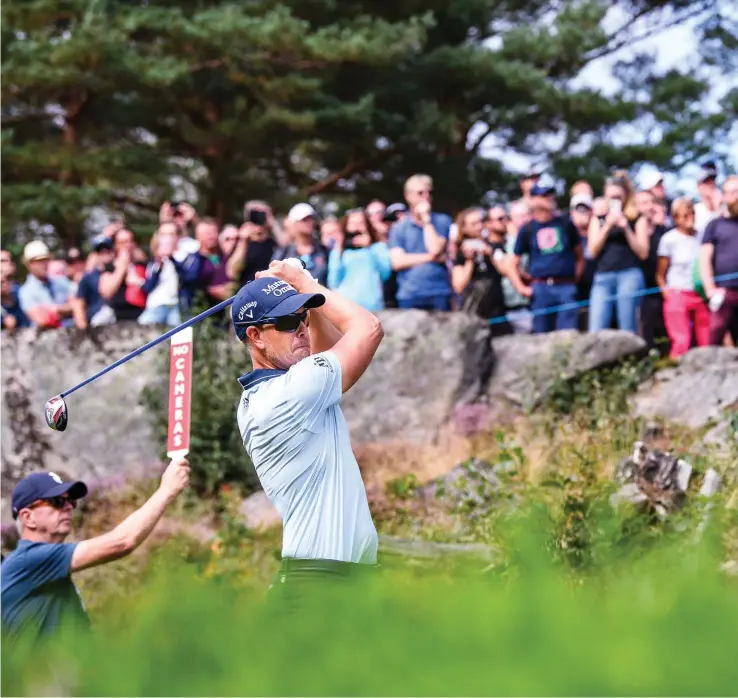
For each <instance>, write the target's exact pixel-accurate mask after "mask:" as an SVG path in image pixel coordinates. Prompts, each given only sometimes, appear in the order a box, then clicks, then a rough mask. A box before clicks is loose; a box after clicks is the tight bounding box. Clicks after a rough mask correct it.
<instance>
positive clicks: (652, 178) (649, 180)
mask: <svg viewBox="0 0 738 698" xmlns="http://www.w3.org/2000/svg"><path fill="white" fill-rule="evenodd" d="M641 191H647V192H650V193H651V195H652V196H653V197H654V199H656V200H658V201H660V202H661V203H667V201H666V187H664V175H663V174H662V173H661V172H659V171H658V170H650V171H649V172H646V174H645V175H643V177H642V178H641Z"/></svg>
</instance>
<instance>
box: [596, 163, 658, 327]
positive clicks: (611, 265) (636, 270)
mask: <svg viewBox="0 0 738 698" xmlns="http://www.w3.org/2000/svg"><path fill="white" fill-rule="evenodd" d="M604 193H605V201H606V202H607V212H606V213H605V214H604V215H595V216H593V217H592V221H591V223H590V227H589V235H588V238H587V239H588V243H589V254H590V257H591V258H592V259H593V260H594V270H595V271H594V276H593V279H592V295H591V296H590V306H589V331H590V332H597V331H599V330H605V329H609V328H610V325H611V323H612V317H613V311H616V312H617V321H618V327H619V328H620V329H621V330H628V331H629V332H633V333H635V332H636V329H637V326H636V322H637V311H638V307H639V306H640V303H641V296H642V292H643V289H644V286H645V282H644V278H643V271H642V269H641V263H642V262H643V260H645V259H646V258H647V257H648V251H649V240H648V235H647V233H646V231H645V229H644V228H643V227H641V226H637V225H636V220H637V218H638V212H637V209H636V203H635V197H634V196H633V192H632V189H631V187H630V183H629V182H628V181H627V180H626V179H625V178H622V177H618V178H611V179H608V180H607V182H606V183H605V192H604ZM598 213H599V212H598Z"/></svg>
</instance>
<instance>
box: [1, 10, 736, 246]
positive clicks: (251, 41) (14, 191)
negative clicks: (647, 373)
mask: <svg viewBox="0 0 738 698" xmlns="http://www.w3.org/2000/svg"><path fill="white" fill-rule="evenodd" d="M729 3H730V0H704V1H701V2H699V3H687V2H685V1H684V0H668V1H666V2H664V1H663V0H642V1H640V2H638V3H630V4H621V5H620V6H619V7H618V11H619V13H620V15H619V17H620V20H621V22H619V23H618V24H622V26H619V27H618V28H617V29H616V28H615V24H614V23H613V22H612V21H611V19H610V17H608V18H606V15H607V14H608V12H609V10H610V3H606V2H603V1H602V0H583V1H581V2H576V3H559V4H554V5H551V4H550V3H543V2H539V1H538V0H529V1H526V2H523V1H522V0H513V1H511V2H503V3H489V2H482V1H480V0H457V1H455V2H439V1H438V0H432V1H430V2H424V3H418V2H416V1H415V0H399V1H398V2H391V3H390V2H385V3H377V2H370V1H369V0H356V1H351V2H335V1H334V0H318V1H316V2H306V1H305V0H284V1H282V2H275V1H274V0H252V1H250V2H241V3H235V2H232V1H231V0H213V1H212V2H209V3H207V4H203V3H200V2H194V1H193V0H183V1H182V2H178V3H171V2H169V1H165V0H147V1H146V2H143V1H142V0H135V1H133V2H131V1H130V0H106V2H90V1H89V0H67V1H66V2H64V3H61V4H59V3H52V2H49V0H7V1H6V2H4V3H3V6H2V20H3V22H2V24H3V30H2V31H3V36H2V38H3V41H2V49H1V50H2V58H3V78H4V79H3V84H2V142H3V170H2V187H3V210H2V223H3V232H4V237H5V239H6V240H10V241H11V242H13V243H18V242H20V241H22V240H23V239H25V238H27V237H29V236H30V235H35V234H36V233H37V232H38V231H43V232H45V233H47V234H48V235H49V236H50V239H52V240H53V239H54V238H53V235H54V234H56V235H57V236H58V237H57V240H56V241H59V242H62V243H63V244H67V245H69V244H72V243H76V244H79V243H80V242H81V240H82V239H83V238H84V237H85V234H87V233H89V232H90V230H91V229H94V228H95V227H96V224H99V222H100V221H101V220H104V215H105V212H106V211H107V212H110V211H113V210H116V211H119V212H120V211H122V212H123V213H124V214H125V215H126V217H127V220H128V221H129V223H130V225H132V226H133V227H134V228H135V229H136V230H138V228H139V227H140V226H142V225H143V226H146V225H151V223H152V222H153V221H154V220H155V217H156V211H157V210H158V207H159V204H160V202H161V200H163V199H165V198H176V199H178V200H182V199H189V200H191V201H193V202H195V203H197V206H198V210H199V212H200V213H201V214H207V215H214V216H216V217H218V218H219V219H221V220H222V221H223V222H225V221H228V220H233V218H235V217H236V216H237V215H238V213H239V210H240V207H241V205H242V203H243V201H244V199H246V198H269V199H270V200H271V201H272V202H273V203H274V204H275V206H276V207H277V209H278V210H284V209H285V208H286V207H287V206H288V205H289V204H291V203H293V202H294V201H295V200H296V199H302V198H305V197H306V196H311V197H313V199H314V203H316V204H318V205H322V204H325V203H327V201H328V200H329V199H330V200H332V201H335V202H337V203H338V204H339V205H349V204H350V203H352V202H354V201H356V200H358V201H362V202H364V201H366V200H367V199H368V198H370V197H373V196H380V197H382V198H384V199H386V200H395V199H397V198H398V196H399V194H400V191H401V189H400V184H401V182H402V181H403V180H404V179H405V178H406V177H407V176H408V175H409V174H410V173H412V172H427V173H428V174H430V175H432V176H433V177H434V179H435V180H436V188H435V192H436V205H437V207H438V208H439V209H445V210H448V211H450V212H454V211H456V210H458V209H460V208H462V207H463V206H466V205H469V204H471V203H475V202H477V201H478V200H479V199H480V198H481V197H482V196H484V195H485V193H487V192H489V191H491V190H493V191H495V192H498V193H499V194H500V195H501V196H503V197H506V196H510V195H513V194H514V193H515V192H516V179H517V176H516V174H515V173H512V172H510V171H508V169H507V165H506V164H505V163H503V162H501V161H499V160H498V159H496V158H494V157H489V154H488V153H486V152H485V148H486V144H485V138H486V137H489V139H490V140H489V141H487V143H489V142H493V143H494V145H495V147H496V148H499V149H502V150H504V151H506V152H514V153H519V154H522V155H524V156H529V157H532V158H533V159H535V160H549V161H550V164H551V168H552V171H553V172H555V173H556V174H557V175H559V176H561V177H562V178H563V179H564V180H566V181H568V182H569V183H571V181H572V180H573V179H575V178H580V177H587V178H588V179H591V180H592V182H593V184H599V183H600V181H601V180H602V178H603V177H604V176H605V175H606V173H607V172H608V170H609V169H610V167H612V166H613V165H616V164H617V165H623V164H627V165H630V164H633V165H636V164H637V163H639V162H642V161H643V160H653V161H654V162H655V163H656V164H657V165H659V166H661V167H663V168H669V167H675V168H678V167H680V166H681V165H683V164H684V163H685V162H687V161H689V160H691V159H694V158H695V157H698V156H700V155H702V154H704V153H706V152H708V151H710V150H714V151H715V152H716V153H717V155H718V156H719V157H721V156H727V155H726V152H725V149H726V147H727V144H728V143H729V141H730V138H729V137H728V131H729V129H730V125H731V122H732V119H731V115H732V114H734V113H735V104H736V99H737V96H736V95H737V94H738V93H736V91H735V90H733V91H727V92H725V93H724V94H719V95H712V94H711V93H710V87H711V86H713V85H715V84H716V83H718V82H720V80H721V78H722V77H723V76H726V75H727V76H729V75H731V74H732V72H733V71H732V68H733V65H734V64H735V55H736V31H735V28H734V26H733V25H732V24H731V22H730V13H729V12H728V8H727V5H729ZM636 18H638V21H635V19H636ZM687 20H696V21H697V24H696V25H695V33H696V35H697V36H696V39H697V45H698V46H699V48H700V50H701V51H702V52H703V53H704V55H705V58H706V61H705V62H704V63H702V62H701V61H700V58H701V57H700V56H699V55H695V56H694V57H693V59H692V60H691V61H687V62H685V63H684V65H682V66H680V67H679V70H678V71H676V70H671V71H669V72H667V73H663V72H660V71H659V69H658V67H657V65H656V63H655V61H654V60H653V59H652V58H650V57H647V56H646V57H644V56H643V55H636V56H634V57H633V58H632V59H629V61H628V62H627V63H626V62H622V61H621V62H620V63H619V64H618V66H617V69H616V70H615V79H616V81H617V83H618V84H619V85H620V86H621V88H622V91H621V92H620V93H616V94H615V95H611V94H609V93H607V92H606V91H604V90H600V89H597V88H589V87H581V86H578V85H580V83H579V82H578V78H580V77H581V75H582V73H583V71H584V70H585V69H587V68H588V67H590V66H592V64H593V61H596V60H597V59H599V58H603V57H607V56H610V55H612V54H613V53H614V52H615V51H616V50H617V49H618V48H619V47H621V46H623V45H627V44H628V42H629V41H630V40H632V39H635V38H638V34H637V29H638V27H640V26H641V25H642V24H643V23H645V24H647V25H648V28H649V34H650V35H651V36H655V35H657V33H658V31H659V29H660V28H661V27H663V26H665V25H667V24H672V23H676V24H679V23H680V22H685V21H687ZM701 37H704V39H705V40H704V41H700V40H699V39H700V38H701ZM636 46H637V44H636ZM92 213H94V214H95V216H93V217H91V214H92Z"/></svg>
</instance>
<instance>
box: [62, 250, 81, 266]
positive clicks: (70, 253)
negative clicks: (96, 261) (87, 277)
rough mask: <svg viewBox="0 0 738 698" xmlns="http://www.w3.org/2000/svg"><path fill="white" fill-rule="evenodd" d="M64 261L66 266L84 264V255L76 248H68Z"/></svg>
mask: <svg viewBox="0 0 738 698" xmlns="http://www.w3.org/2000/svg"><path fill="white" fill-rule="evenodd" d="M64 259H65V261H66V262H67V264H76V263H77V262H84V261H85V255H84V254H83V253H82V251H81V250H80V249H79V248H78V247H70V248H69V249H68V250H67V254H66V256H65V258H64Z"/></svg>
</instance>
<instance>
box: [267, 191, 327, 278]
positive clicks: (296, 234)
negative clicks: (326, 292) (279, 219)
mask: <svg viewBox="0 0 738 698" xmlns="http://www.w3.org/2000/svg"><path fill="white" fill-rule="evenodd" d="M316 217H317V214H316V212H315V209H314V208H313V207H312V206H311V205H310V204H307V203H301V204H295V205H294V206H293V207H292V208H291V209H290V212H289V213H288V214H287V218H286V220H285V227H288V228H289V232H290V233H291V235H292V241H291V242H290V243H289V244H288V245H287V247H284V248H282V249H280V250H277V252H276V253H275V254H274V259H275V260H283V259H289V258H291V257H297V258H298V259H301V260H302V261H303V262H304V263H305V268H306V269H307V270H308V271H309V272H310V275H311V276H312V277H314V278H315V279H317V280H318V283H319V284H320V285H321V286H327V285H328V249H327V248H326V247H324V246H323V245H322V244H320V241H319V240H318V239H317V237H316V234H315V222H316V221H315V219H316Z"/></svg>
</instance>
